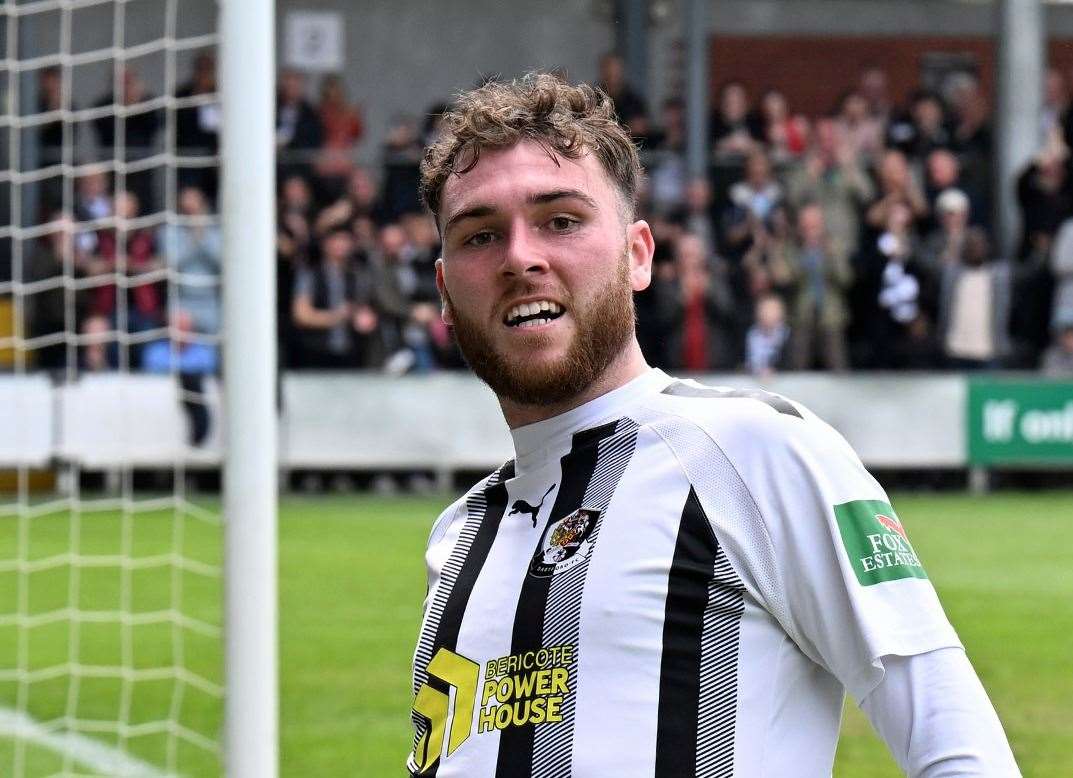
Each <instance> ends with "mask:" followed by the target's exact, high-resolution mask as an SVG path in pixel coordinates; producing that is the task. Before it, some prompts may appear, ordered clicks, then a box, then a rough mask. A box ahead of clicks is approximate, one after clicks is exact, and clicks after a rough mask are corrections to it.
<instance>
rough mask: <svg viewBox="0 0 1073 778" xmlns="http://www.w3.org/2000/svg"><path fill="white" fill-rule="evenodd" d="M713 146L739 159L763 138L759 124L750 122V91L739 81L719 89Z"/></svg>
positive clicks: (725, 156) (724, 156)
mask: <svg viewBox="0 0 1073 778" xmlns="http://www.w3.org/2000/svg"><path fill="white" fill-rule="evenodd" d="M709 130H710V132H711V137H712V144H713V149H714V152H715V154H716V156H717V157H719V158H722V159H730V160H735V159H740V158H742V157H744V156H745V155H746V154H748V153H749V152H751V151H753V150H754V149H755V148H756V147H757V144H758V142H759V141H761V140H763V138H762V136H761V135H760V128H759V127H757V126H756V124H755V123H752V122H750V116H749V94H748V92H746V91H745V85H744V84H743V83H741V82H740V81H728V82H727V83H726V84H724V85H723V87H722V89H720V90H719V105H718V107H717V108H716V111H715V113H714V114H713V115H712V119H711V127H710V128H709Z"/></svg>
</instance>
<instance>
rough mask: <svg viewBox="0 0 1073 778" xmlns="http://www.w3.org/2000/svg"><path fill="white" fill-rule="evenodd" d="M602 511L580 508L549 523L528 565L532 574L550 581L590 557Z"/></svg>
mask: <svg viewBox="0 0 1073 778" xmlns="http://www.w3.org/2000/svg"><path fill="white" fill-rule="evenodd" d="M599 518H600V512H599V511H598V510H594V509H592V508H579V509H578V510H576V511H574V512H573V513H571V514H569V515H568V516H564V517H563V518H561V519H557V520H556V521H553V522H551V523H549V524H548V526H547V527H545V529H544V534H543V535H541V537H540V545H539V546H538V547H537V550H536V553H535V554H534V555H533V560H532V562H530V563H529V573H530V575H534V576H536V577H538V578H547V577H548V576H550V575H554V574H555V573H561V572H563V571H564V570H568V569H570V568H571V567H573V566H574V565H576V564H578V563H580V562H581V561H582V560H583V559H586V558H588V555H589V550H590V548H591V546H592V544H591V543H589V542H588V540H589V537H590V536H591V535H592V531H593V529H595V527H596V521H597V519H599Z"/></svg>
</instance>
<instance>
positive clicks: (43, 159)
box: [37, 65, 78, 213]
mask: <svg viewBox="0 0 1073 778" xmlns="http://www.w3.org/2000/svg"><path fill="white" fill-rule="evenodd" d="M63 107H64V106H63V71H62V70H61V69H60V67H59V66H57V65H54V66H52V67H47V68H42V69H41V70H40V71H39V72H38V77H37V111H38V113H51V112H53V111H62V110H63ZM71 108H72V109H74V103H73V101H72V102H71ZM68 126H69V127H70V128H71V131H70V147H71V148H72V149H74V148H76V144H77V142H78V134H77V133H78V124H77V123H75V122H70V123H69V124H68ZM63 127H64V122H63V119H54V120H53V121H50V122H46V123H44V124H42V125H40V127H39V129H38V130H37V167H39V168H44V167H51V166H53V165H59V164H61V163H62V162H63V149H64V143H63V135H64V133H63ZM70 162H74V159H71V160H70ZM63 205H64V203H63V177H62V175H56V176H51V177H49V178H45V179H43V180H42V182H41V210H42V213H49V212H52V211H55V210H56V209H59V208H62V207H63Z"/></svg>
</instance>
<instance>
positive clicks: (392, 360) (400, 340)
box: [370, 224, 443, 374]
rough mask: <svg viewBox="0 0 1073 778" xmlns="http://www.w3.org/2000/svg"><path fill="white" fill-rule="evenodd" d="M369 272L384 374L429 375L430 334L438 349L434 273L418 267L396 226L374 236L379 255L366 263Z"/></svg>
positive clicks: (411, 247) (424, 266) (412, 248)
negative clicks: (377, 236) (377, 241)
mask: <svg viewBox="0 0 1073 778" xmlns="http://www.w3.org/2000/svg"><path fill="white" fill-rule="evenodd" d="M370 270H371V274H372V288H373V295H374V299H375V304H376V311H377V315H378V317H379V319H380V338H381V343H382V345H383V353H384V354H385V355H386V357H387V359H386V362H385V364H384V366H385V368H386V369H387V370H388V371H389V372H392V373H396V374H398V373H406V372H410V371H411V370H413V371H417V372H425V371H428V370H431V369H432V368H433V367H435V364H436V359H435V354H436V351H437V344H436V342H435V339H434V337H433V333H434V331H435V333H436V335H437V336H438V339H439V345H440V346H441V347H442V346H443V339H442V336H443V332H442V329H441V328H440V325H439V324H438V323H437V322H438V321H439V307H438V303H439V294H438V293H437V291H436V286H435V275H434V272H435V271H434V267H433V266H432V265H431V264H430V263H428V261H427V259H425V261H423V262H422V261H419V257H418V255H417V250H416V248H415V246H414V245H413V244H412V243H410V242H409V240H408V238H407V235H406V231H405V230H404V229H403V228H402V227H401V226H399V225H397V224H388V225H386V226H384V227H383V228H382V229H381V230H380V250H379V251H377V252H376V253H374V254H373V256H372V257H371V261H370Z"/></svg>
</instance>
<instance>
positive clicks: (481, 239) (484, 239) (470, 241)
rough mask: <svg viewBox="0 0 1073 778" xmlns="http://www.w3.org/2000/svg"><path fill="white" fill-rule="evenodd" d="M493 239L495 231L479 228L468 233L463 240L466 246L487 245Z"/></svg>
mask: <svg viewBox="0 0 1073 778" xmlns="http://www.w3.org/2000/svg"><path fill="white" fill-rule="evenodd" d="M494 239H495V233H493V232H490V231H488V230H481V231H480V232H475V233H473V234H472V235H470V236H469V237H468V238H466V240H465V245H467V246H487V245H488V244H489V243H491V242H492V241H493V240H494Z"/></svg>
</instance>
